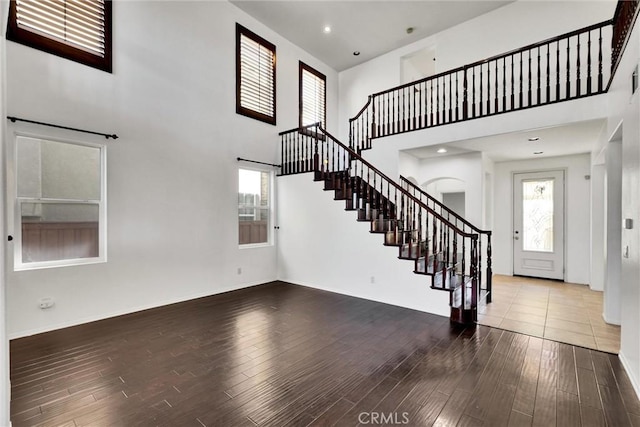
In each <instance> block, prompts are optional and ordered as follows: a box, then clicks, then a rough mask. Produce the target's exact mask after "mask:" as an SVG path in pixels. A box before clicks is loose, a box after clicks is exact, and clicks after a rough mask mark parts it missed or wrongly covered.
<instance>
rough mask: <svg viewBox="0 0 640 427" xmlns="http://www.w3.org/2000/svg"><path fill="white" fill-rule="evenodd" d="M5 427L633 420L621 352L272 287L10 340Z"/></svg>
mask: <svg viewBox="0 0 640 427" xmlns="http://www.w3.org/2000/svg"><path fill="white" fill-rule="evenodd" d="M11 385H12V401H11V411H12V422H13V426H15V427H19V426H68V427H70V426H136V425H162V426H201V425H204V426H225V427H226V426H254V425H256V424H257V425H260V426H262V425H265V426H267V425H268V426H306V425H312V426H329V425H340V426H342V425H344V426H355V425H359V424H360V425H381V424H384V425H394V424H396V425H410V426H423V425H432V424H434V425H437V426H456V425H457V426H487V427H493V426H507V425H509V426H530V425H531V426H545V427H548V426H554V425H557V426H563V427H564V426H573V425H576V426H578V425H584V426H604V425H606V426H611V427H620V426H640V403H639V402H638V400H637V398H636V396H635V394H634V392H633V389H632V386H631V383H630V382H629V379H628V378H627V376H626V374H625V373H624V371H623V368H622V366H621V364H620V362H619V360H618V358H617V356H615V355H611V354H608V353H602V352H598V351H595V350H587V349H584V348H581V347H574V346H571V345H567V344H559V343H556V342H553V341H548V340H544V339H541V338H535V337H529V336H527V335H522V334H518V333H514V332H508V331H503V330H500V329H494V328H490V327H485V326H478V327H476V328H475V329H474V328H466V329H464V328H456V327H451V326H450V325H449V320H448V319H447V318H443V317H439V316H435V315H430V314H425V313H421V312H417V311H413V310H408V309H403V308H399V307H394V306H390V305H385V304H380V303H376V302H372V301H367V300H363V299H357V298H351V297H347V296H343V295H338V294H332V293H329V292H323V291H318V290H314V289H309V288H304V287H299V286H294V285H290V284H286V283H281V282H274V283H269V284H266V285H262V286H257V287H253V288H249V289H245V290H240V291H235V292H230V293H226V294H222V295H217V296H212V297H208V298H201V299H198V300H193V301H189V302H185V303H180V304H174V305H171V306H166V307H162V308H158V309H153V310H148V311H144V312H140V313H135V314H131V315H127V316H122V317H118V318H114V319H108V320H104V321H100V322H95V323H91V324H86V325H81V326H77V327H73V328H67V329H64V330H59V331H54V332H49V333H46V334H41V335H37V336H32V337H27V338H22V339H18V340H14V341H12V342H11Z"/></svg>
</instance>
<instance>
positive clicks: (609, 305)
mask: <svg viewBox="0 0 640 427" xmlns="http://www.w3.org/2000/svg"><path fill="white" fill-rule="evenodd" d="M605 183H606V192H605V193H606V200H607V201H606V206H607V209H606V212H605V224H606V247H605V260H606V267H605V282H604V296H603V302H602V316H603V318H604V320H605V321H606V322H607V323H613V324H615V325H619V324H620V308H621V302H620V290H621V289H620V288H621V286H620V275H621V268H622V267H621V258H622V249H621V244H622V243H621V237H622V212H621V210H622V144H621V141H619V140H618V141H611V142H610V143H609V144H607V152H606V175H605Z"/></svg>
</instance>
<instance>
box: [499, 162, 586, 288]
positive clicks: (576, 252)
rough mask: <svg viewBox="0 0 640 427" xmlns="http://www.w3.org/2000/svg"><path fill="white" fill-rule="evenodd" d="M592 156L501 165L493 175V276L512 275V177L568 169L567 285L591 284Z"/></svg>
mask: <svg viewBox="0 0 640 427" xmlns="http://www.w3.org/2000/svg"><path fill="white" fill-rule="evenodd" d="M590 165H591V163H590V155H589V154H583V155H576V156H562V157H548V158H543V159H534V160H522V161H512V162H498V163H496V164H495V169H494V174H495V179H494V223H493V272H494V273H495V274H507V275H510V274H513V174H514V173H516V172H534V171H537V170H552V169H565V170H566V173H565V200H566V201H565V281H567V282H571V283H581V284H588V283H589V269H587V268H585V267H586V266H588V265H589V260H590V250H589V245H590V240H589V235H590V220H589V215H588V212H589V206H590V186H589V181H588V180H586V179H585V175H589V173H590Z"/></svg>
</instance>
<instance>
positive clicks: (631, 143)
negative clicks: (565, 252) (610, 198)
mask: <svg viewBox="0 0 640 427" xmlns="http://www.w3.org/2000/svg"><path fill="white" fill-rule="evenodd" d="M638 63H640V26H639V25H638V23H637V22H636V25H635V28H634V30H633V32H632V34H631V37H630V38H629V44H628V45H627V47H626V50H625V52H624V55H623V57H622V61H621V63H620V65H619V67H618V72H617V73H616V77H615V79H614V81H613V84H612V85H611V88H610V91H609V95H608V96H609V98H610V99H609V105H610V108H609V120H608V133H607V135H608V136H610V135H613V134H614V132H615V131H616V129H617V128H618V126H619V124H620V123H621V122H622V219H625V218H630V219H632V220H633V228H632V229H623V230H622V245H621V246H622V252H623V254H624V252H625V248H627V247H628V249H629V253H628V256H624V255H623V257H622V272H621V280H620V284H621V301H622V307H621V319H620V320H621V339H620V360H621V361H622V363H623V364H624V366H625V368H626V370H627V373H628V374H629V378H630V379H631V382H632V383H633V386H634V388H635V390H636V393H637V394H638V396H640V330H639V329H638V325H640V231H639V230H640V228H639V227H640V198H638V194H640V106H639V104H640V91H636V92H635V94H633V95H631V74H632V72H633V69H634V68H635V67H636V66H637V65H638ZM608 139H609V138H607V140H608ZM605 141H606V140H605Z"/></svg>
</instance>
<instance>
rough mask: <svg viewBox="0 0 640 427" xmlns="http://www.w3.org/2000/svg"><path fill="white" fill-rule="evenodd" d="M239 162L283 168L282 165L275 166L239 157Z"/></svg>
mask: <svg viewBox="0 0 640 427" xmlns="http://www.w3.org/2000/svg"><path fill="white" fill-rule="evenodd" d="M238 161H239V162H250V163H260V164H261V165H267V166H273V167H274V168H281V167H282V166H281V165H274V164H273V163H265V162H259V161H257V160H249V159H243V158H242V157H238Z"/></svg>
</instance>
